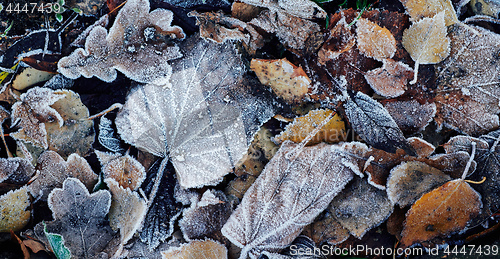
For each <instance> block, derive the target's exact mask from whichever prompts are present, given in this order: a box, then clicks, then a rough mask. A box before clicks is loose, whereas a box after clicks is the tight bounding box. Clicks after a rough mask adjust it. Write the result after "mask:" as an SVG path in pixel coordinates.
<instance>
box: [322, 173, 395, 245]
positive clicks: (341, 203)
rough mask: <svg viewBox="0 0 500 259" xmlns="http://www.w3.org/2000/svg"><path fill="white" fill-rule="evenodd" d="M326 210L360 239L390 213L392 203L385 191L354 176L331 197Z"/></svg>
mask: <svg viewBox="0 0 500 259" xmlns="http://www.w3.org/2000/svg"><path fill="white" fill-rule="evenodd" d="M328 210H329V211H330V213H332V214H333V216H334V218H335V219H336V220H337V221H338V222H339V223H340V224H341V225H342V226H343V227H344V228H346V229H348V230H349V232H350V233H351V234H352V235H353V236H355V237H357V238H360V239H361V238H362V237H363V236H364V234H365V233H366V232H367V231H368V230H370V229H372V228H374V227H376V226H378V225H379V224H380V223H382V222H384V221H385V220H386V219H387V218H388V217H389V215H391V213H392V210H393V205H392V203H391V201H390V200H389V198H388V197H387V193H386V192H385V191H383V190H380V189H378V188H375V187H373V186H372V185H370V184H368V182H367V181H366V180H365V179H363V178H359V177H356V179H354V180H353V181H352V182H351V183H350V184H349V185H347V186H346V189H345V190H344V191H343V192H341V193H340V194H339V195H337V196H336V197H335V198H333V201H332V202H331V203H330V205H329V207H328Z"/></svg>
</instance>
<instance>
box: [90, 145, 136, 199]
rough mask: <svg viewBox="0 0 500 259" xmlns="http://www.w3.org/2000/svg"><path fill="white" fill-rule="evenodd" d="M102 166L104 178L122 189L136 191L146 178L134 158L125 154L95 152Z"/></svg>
mask: <svg viewBox="0 0 500 259" xmlns="http://www.w3.org/2000/svg"><path fill="white" fill-rule="evenodd" d="M95 153H96V155H97V158H99V161H100V162H101V165H102V173H103V175H104V178H113V179H114V180H115V181H117V182H118V184H119V185H120V186H121V187H123V188H128V189H130V190H137V188H139V187H140V186H141V184H142V182H143V181H144V179H145V178H146V170H145V169H144V167H143V166H142V165H141V163H139V162H138V161H137V160H135V158H133V157H131V156H130V155H128V154H126V155H124V156H122V155H120V154H116V153H115V154H111V153H105V152H100V151H98V150H96V151H95Z"/></svg>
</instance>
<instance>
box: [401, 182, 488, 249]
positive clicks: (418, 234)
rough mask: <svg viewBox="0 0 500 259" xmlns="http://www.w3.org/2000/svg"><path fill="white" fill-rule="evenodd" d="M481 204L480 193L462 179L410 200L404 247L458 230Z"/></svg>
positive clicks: (403, 239)
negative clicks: (411, 204)
mask: <svg viewBox="0 0 500 259" xmlns="http://www.w3.org/2000/svg"><path fill="white" fill-rule="evenodd" d="M482 206H483V204H482V202H481V196H480V195H479V193H477V192H476V191H475V190H474V189H472V187H470V185H469V184H468V183H466V182H465V180H463V179H456V180H453V181H449V182H447V183H445V184H444V185H442V186H440V187H438V188H436V189H434V190H433V191H431V192H429V193H426V194H424V195H423V196H422V197H421V198H420V199H418V200H417V202H415V204H413V206H412V207H411V209H410V210H409V211H408V213H407V214H406V220H405V222H404V228H403V232H402V233H401V235H402V239H401V244H402V245H403V246H404V247H408V246H411V245H413V244H415V243H417V242H423V241H428V240H431V239H432V238H435V237H442V236H448V235H450V234H452V233H453V232H456V231H460V230H462V229H464V228H465V227H466V226H467V222H469V221H470V219H472V218H473V217H475V216H477V215H478V214H479V213H480V211H481V207H482Z"/></svg>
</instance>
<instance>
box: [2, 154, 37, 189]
mask: <svg viewBox="0 0 500 259" xmlns="http://www.w3.org/2000/svg"><path fill="white" fill-rule="evenodd" d="M34 174H35V168H34V167H33V165H32V164H31V163H30V162H29V161H28V160H26V159H23V158H20V157H10V158H0V183H4V182H5V183H12V184H26V183H27V182H28V181H29V179H31V177H32V176H33V175H34Z"/></svg>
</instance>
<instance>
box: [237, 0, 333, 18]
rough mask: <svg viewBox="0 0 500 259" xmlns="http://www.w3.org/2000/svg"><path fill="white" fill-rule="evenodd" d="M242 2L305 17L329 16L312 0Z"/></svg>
mask: <svg viewBox="0 0 500 259" xmlns="http://www.w3.org/2000/svg"><path fill="white" fill-rule="evenodd" d="M241 2H243V3H246V4H250V5H255V6H260V7H265V8H268V9H269V10H271V11H274V12H286V13H289V14H291V15H294V16H297V17H301V18H305V19H312V18H326V17H327V15H326V12H325V11H324V10H323V9H321V8H320V7H319V6H318V5H317V4H316V3H315V2H313V1H310V0H243V1H241Z"/></svg>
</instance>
